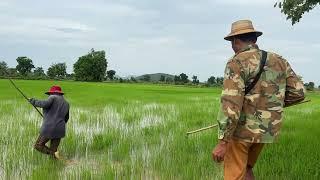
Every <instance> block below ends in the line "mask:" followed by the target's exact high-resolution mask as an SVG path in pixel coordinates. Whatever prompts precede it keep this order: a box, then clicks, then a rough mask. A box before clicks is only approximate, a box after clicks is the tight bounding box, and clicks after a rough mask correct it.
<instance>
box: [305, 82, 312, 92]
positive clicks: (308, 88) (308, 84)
mask: <svg viewBox="0 0 320 180" xmlns="http://www.w3.org/2000/svg"><path fill="white" fill-rule="evenodd" d="M306 86H307V87H306V89H307V90H308V91H313V90H314V82H309V83H307V84H306Z"/></svg>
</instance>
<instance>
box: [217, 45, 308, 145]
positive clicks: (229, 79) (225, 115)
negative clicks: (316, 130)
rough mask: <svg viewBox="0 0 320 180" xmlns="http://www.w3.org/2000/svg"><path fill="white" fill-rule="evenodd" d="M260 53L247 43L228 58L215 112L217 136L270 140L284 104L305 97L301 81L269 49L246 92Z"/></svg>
mask: <svg viewBox="0 0 320 180" xmlns="http://www.w3.org/2000/svg"><path fill="white" fill-rule="evenodd" d="M261 55H262V53H261V51H260V50H259V48H258V46H257V45H249V46H248V47H247V48H245V49H243V50H242V51H240V52H238V53H237V54H235V55H234V56H233V57H232V58H231V59H230V60H229V61H228V63H227V65H226V69H225V74H224V82H223V91H222V96H221V108H220V112H219V115H218V124H219V132H218V138H219V139H222V140H224V141H229V140H230V139H231V138H235V139H239V140H242V141H245V142H252V143H272V142H273V141H274V140H275V138H276V137H277V136H278V134H279V131H280V127H281V120H282V112H283V107H284V106H289V105H292V104H294V103H297V102H299V101H302V100H303V99H304V91H305V90H304V86H303V82H302V81H300V80H299V78H298V77H297V75H296V74H295V73H294V71H293V70H292V69H291V67H290V65H289V63H288V62H287V60H285V59H283V58H282V57H281V56H279V55H277V54H275V53H271V52H268V55H267V60H266V64H265V66H264V71H263V72H262V74H261V77H260V79H259V80H258V82H257V84H256V85H255V86H254V87H253V88H252V90H251V91H250V92H249V93H248V94H245V88H246V87H247V86H248V85H249V84H250V82H252V81H253V79H254V78H255V76H256V75H257V74H258V72H259V66H260V59H261Z"/></svg>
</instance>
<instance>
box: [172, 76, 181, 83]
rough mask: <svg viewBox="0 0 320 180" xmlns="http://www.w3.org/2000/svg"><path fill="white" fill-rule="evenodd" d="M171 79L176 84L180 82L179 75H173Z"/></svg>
mask: <svg viewBox="0 0 320 180" xmlns="http://www.w3.org/2000/svg"><path fill="white" fill-rule="evenodd" d="M173 81H174V82H175V83H176V84H177V83H179V82H181V79H180V76H174V79H173Z"/></svg>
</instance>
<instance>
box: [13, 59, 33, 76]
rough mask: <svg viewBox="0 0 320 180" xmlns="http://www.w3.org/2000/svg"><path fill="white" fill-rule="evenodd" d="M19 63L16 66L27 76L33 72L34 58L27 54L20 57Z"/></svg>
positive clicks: (20, 72) (21, 73)
mask: <svg viewBox="0 0 320 180" xmlns="http://www.w3.org/2000/svg"><path fill="white" fill-rule="evenodd" d="M17 63H18V65H17V66H16V69H17V71H18V72H19V74H20V75H22V76H26V75H28V74H29V73H31V70H32V69H33V68H34V65H33V62H32V60H31V59H30V58H28V57H25V56H22V57H18V58H17Z"/></svg>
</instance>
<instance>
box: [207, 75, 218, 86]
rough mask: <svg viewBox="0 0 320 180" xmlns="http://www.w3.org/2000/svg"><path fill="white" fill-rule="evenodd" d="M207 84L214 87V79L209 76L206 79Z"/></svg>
mask: <svg viewBox="0 0 320 180" xmlns="http://www.w3.org/2000/svg"><path fill="white" fill-rule="evenodd" d="M207 83H208V84H209V85H214V84H216V77H214V76H210V77H209V78H208V80H207Z"/></svg>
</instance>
